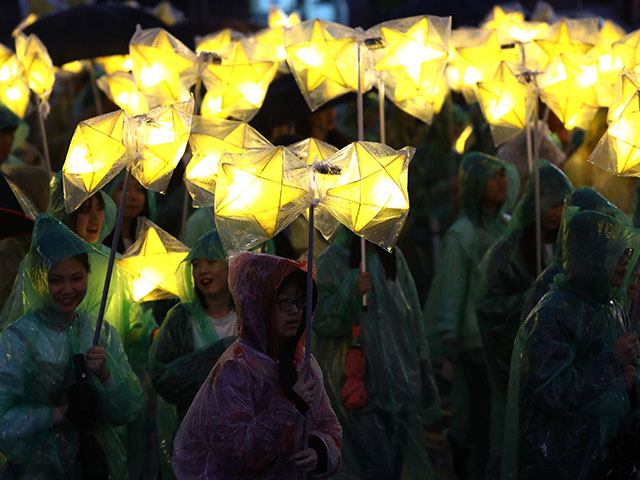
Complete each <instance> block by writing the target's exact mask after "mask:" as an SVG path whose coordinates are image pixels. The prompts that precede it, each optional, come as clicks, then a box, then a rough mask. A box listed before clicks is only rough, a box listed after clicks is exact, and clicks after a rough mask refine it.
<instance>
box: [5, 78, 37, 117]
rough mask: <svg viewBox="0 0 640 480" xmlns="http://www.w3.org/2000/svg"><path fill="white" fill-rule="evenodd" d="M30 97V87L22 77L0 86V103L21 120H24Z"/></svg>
mask: <svg viewBox="0 0 640 480" xmlns="http://www.w3.org/2000/svg"><path fill="white" fill-rule="evenodd" d="M29 96H30V92H29V87H28V86H27V85H26V84H25V83H24V81H23V80H22V78H20V77H14V78H13V79H12V80H9V81H8V82H6V83H2V84H0V101H1V102H2V103H4V104H5V105H6V106H7V108H9V110H11V111H12V112H13V113H15V114H16V115H18V116H19V117H20V118H24V115H25V113H26V111H27V106H28V104H29Z"/></svg>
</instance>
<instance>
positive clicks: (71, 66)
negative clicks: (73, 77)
mask: <svg viewBox="0 0 640 480" xmlns="http://www.w3.org/2000/svg"><path fill="white" fill-rule="evenodd" d="M84 68H85V63H84V62H83V61H82V60H74V61H73V62H67V63H65V64H63V65H62V66H61V67H60V71H62V72H64V73H72V74H78V73H82V71H83V70H84ZM56 69H57V67H54V71H55V70H56Z"/></svg>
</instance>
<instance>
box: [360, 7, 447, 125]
mask: <svg viewBox="0 0 640 480" xmlns="http://www.w3.org/2000/svg"><path fill="white" fill-rule="evenodd" d="M367 34H368V35H371V36H381V37H382V39H383V42H384V44H385V46H384V48H381V49H378V50H374V51H373V52H372V56H373V58H374V63H375V66H374V70H375V71H376V72H378V73H379V75H380V78H382V80H383V81H384V83H385V93H386V95H387V97H388V98H389V99H390V100H391V101H392V102H394V103H395V104H396V105H398V107H399V108H401V109H402V110H404V111H406V112H407V113H410V114H411V115H414V116H416V117H417V118H420V119H421V120H423V121H425V122H429V121H431V118H432V116H433V111H434V103H435V101H434V96H438V94H439V93H440V91H441V90H440V88H441V84H440V85H439V84H438V83H439V82H438V79H440V78H442V76H443V72H444V69H445V67H446V64H447V61H448V58H449V50H450V46H449V41H450V37H451V17H446V18H443V17H432V16H420V17H411V18H405V19H401V20H393V21H390V22H384V23H382V24H380V25H379V26H377V27H374V28H373V29H371V30H370V31H369V32H367ZM444 94H446V91H445V92H444ZM438 98H439V97H438ZM442 98H444V96H442Z"/></svg>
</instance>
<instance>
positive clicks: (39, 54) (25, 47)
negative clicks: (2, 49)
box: [16, 33, 55, 100]
mask: <svg viewBox="0 0 640 480" xmlns="http://www.w3.org/2000/svg"><path fill="white" fill-rule="evenodd" d="M16 57H17V58H18V61H19V62H20V64H21V66H22V70H23V72H24V75H25V77H26V80H27V83H28V84H29V88H31V90H32V91H33V92H34V93H35V94H36V95H38V96H39V97H40V98H41V99H42V100H46V99H48V98H49V95H51V91H52V90H53V84H54V82H55V74H54V72H53V62H52V61H51V57H49V53H48V52H47V49H46V48H45V46H44V45H43V44H42V42H41V41H40V40H39V39H38V37H36V36H35V35H33V34H31V35H29V36H28V37H26V36H25V35H23V34H22V33H20V34H18V36H16Z"/></svg>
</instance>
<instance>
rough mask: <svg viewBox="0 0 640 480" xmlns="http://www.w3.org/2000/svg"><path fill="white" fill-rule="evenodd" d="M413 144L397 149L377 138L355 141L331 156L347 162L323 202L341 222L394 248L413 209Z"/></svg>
mask: <svg viewBox="0 0 640 480" xmlns="http://www.w3.org/2000/svg"><path fill="white" fill-rule="evenodd" d="M414 153H415V149H414V148H413V147H405V148H403V149H401V150H394V149H392V148H391V147H388V146H387V145H383V144H381V143H373V142H354V143H352V144H350V145H348V146H346V147H345V148H343V149H342V150H340V151H339V152H337V153H336V154H335V155H333V157H331V161H332V162H339V163H344V164H346V167H345V169H344V170H343V171H342V174H341V175H340V177H339V179H338V181H337V182H336V183H335V184H334V185H333V186H331V188H328V189H327V190H326V192H325V196H324V199H323V205H324V206H325V208H326V209H327V210H328V211H329V212H330V213H331V215H333V216H334V217H335V218H336V219H338V221H340V223H342V224H343V225H345V226H347V227H348V228H349V229H350V230H351V231H353V232H354V233H356V234H357V235H360V236H362V237H364V238H366V239H367V240H369V241H370V242H372V243H375V244H377V245H380V246H381V247H382V248H385V249H387V250H391V249H392V248H393V246H394V245H395V242H396V240H397V239H398V235H399V234H400V230H401V229H402V225H403V224H404V221H405V219H406V217H407V214H408V212H409V195H408V193H407V178H408V168H409V162H410V160H411V158H412V157H413V154H414Z"/></svg>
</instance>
